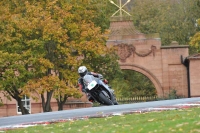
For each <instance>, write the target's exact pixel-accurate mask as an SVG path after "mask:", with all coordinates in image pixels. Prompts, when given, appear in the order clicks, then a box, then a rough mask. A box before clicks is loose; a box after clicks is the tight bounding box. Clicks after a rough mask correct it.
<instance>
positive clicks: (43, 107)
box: [41, 94, 45, 112]
mask: <svg viewBox="0 0 200 133" xmlns="http://www.w3.org/2000/svg"><path fill="white" fill-rule="evenodd" d="M41 99H42V109H43V112H45V98H44V94H41Z"/></svg>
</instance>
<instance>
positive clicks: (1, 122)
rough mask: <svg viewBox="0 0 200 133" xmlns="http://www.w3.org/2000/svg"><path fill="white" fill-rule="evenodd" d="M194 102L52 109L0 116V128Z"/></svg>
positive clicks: (192, 100)
mask: <svg viewBox="0 0 200 133" xmlns="http://www.w3.org/2000/svg"><path fill="white" fill-rule="evenodd" d="M195 102H198V103H199V102H200V97H197V98H183V99H175V100H162V101H153V102H143V103H134V104H122V105H113V106H100V107H90V108H81V109H73V110H63V111H54V112H47V113H38V114H29V115H21V116H10V117H2V118H0V128H3V127H6V126H12V125H17V124H18V125H19V124H24V123H33V122H40V121H52V120H54V121H55V120H62V119H73V118H84V117H92V116H95V115H98V114H101V115H106V114H111V113H123V112H127V111H137V110H142V109H147V108H158V107H166V106H173V105H177V104H186V103H195Z"/></svg>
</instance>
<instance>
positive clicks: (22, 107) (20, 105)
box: [16, 97, 30, 115]
mask: <svg viewBox="0 0 200 133" xmlns="http://www.w3.org/2000/svg"><path fill="white" fill-rule="evenodd" d="M16 100H17V103H18V105H19V108H20V109H21V112H22V115H26V114H30V113H29V111H28V110H27V109H26V108H25V107H24V106H23V102H22V99H21V98H20V97H18V98H17V99H16Z"/></svg>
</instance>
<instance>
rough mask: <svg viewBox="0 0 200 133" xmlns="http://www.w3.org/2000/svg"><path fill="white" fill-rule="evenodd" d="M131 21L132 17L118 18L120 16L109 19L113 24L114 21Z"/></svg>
mask: <svg viewBox="0 0 200 133" xmlns="http://www.w3.org/2000/svg"><path fill="white" fill-rule="evenodd" d="M128 20H130V21H132V20H133V19H132V16H123V17H120V16H113V17H110V21H111V22H114V21H128Z"/></svg>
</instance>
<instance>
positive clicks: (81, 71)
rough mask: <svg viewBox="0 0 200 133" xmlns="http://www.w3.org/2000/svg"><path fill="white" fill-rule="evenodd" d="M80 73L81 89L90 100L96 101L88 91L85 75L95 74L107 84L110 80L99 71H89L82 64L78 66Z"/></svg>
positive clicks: (79, 82)
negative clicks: (84, 79)
mask: <svg viewBox="0 0 200 133" xmlns="http://www.w3.org/2000/svg"><path fill="white" fill-rule="evenodd" d="M78 73H79V75H80V78H79V79H78V85H79V88H80V90H81V91H82V92H84V93H85V94H86V95H87V97H88V100H89V101H90V102H94V99H93V98H92V97H91V96H90V95H89V94H88V93H87V92H86V88H85V85H84V83H83V77H84V76H85V75H86V74H88V75H93V76H94V77H97V78H99V79H101V80H102V81H103V82H104V83H105V84H108V81H107V80H106V79H103V76H102V75H101V74H99V73H94V72H89V71H88V70H87V68H86V67H85V66H80V67H79V68H78Z"/></svg>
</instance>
